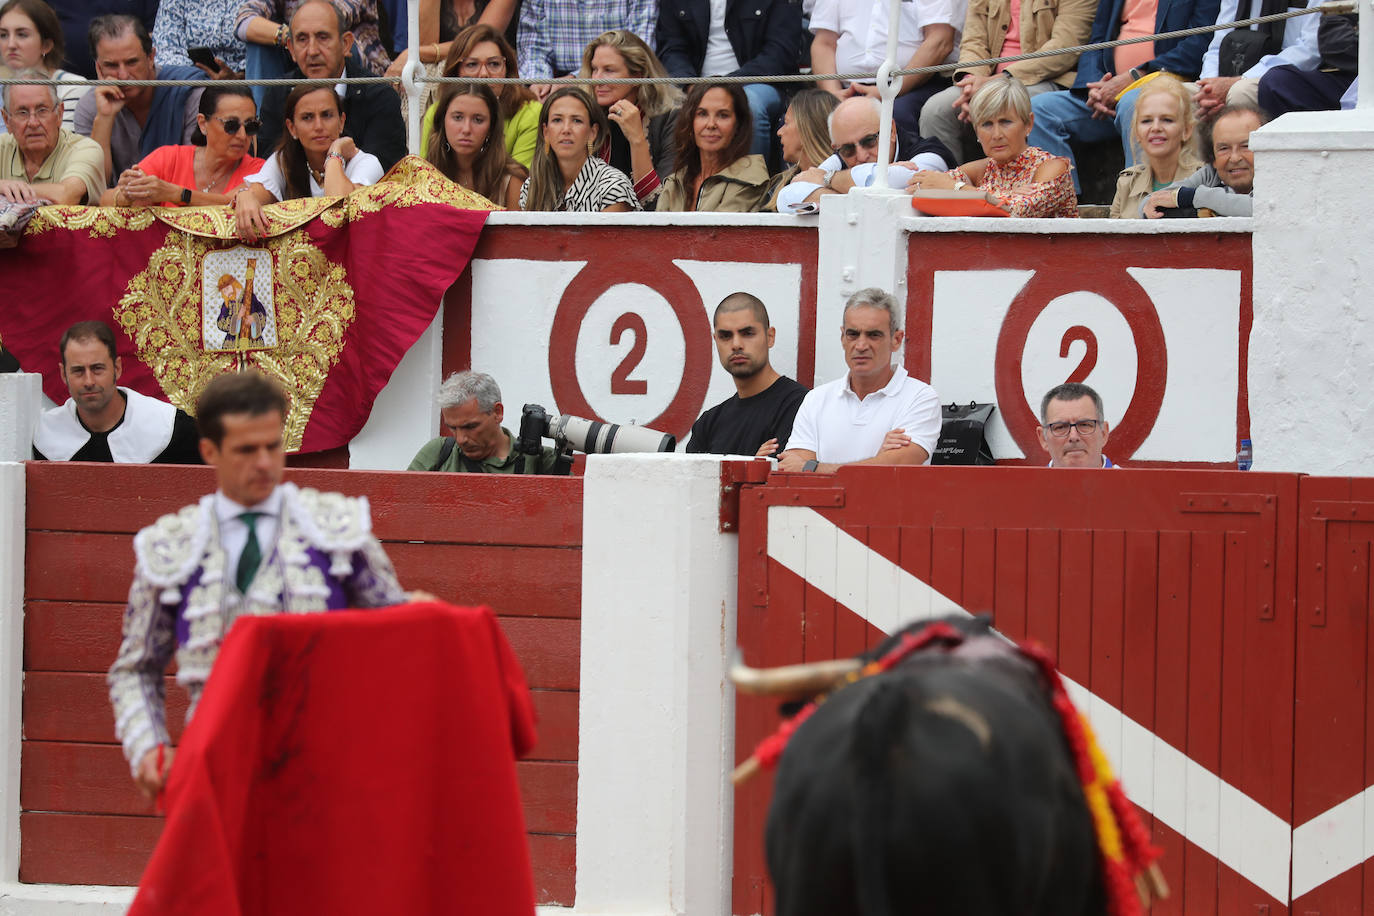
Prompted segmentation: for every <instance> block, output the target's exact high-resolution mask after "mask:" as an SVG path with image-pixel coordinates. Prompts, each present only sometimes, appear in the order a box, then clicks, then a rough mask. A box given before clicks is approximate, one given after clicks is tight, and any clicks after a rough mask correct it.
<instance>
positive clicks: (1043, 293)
mask: <svg viewBox="0 0 1374 916" xmlns="http://www.w3.org/2000/svg"><path fill="white" fill-rule="evenodd" d="M1123 281H1124V282H1123ZM1069 293H1094V294H1096V295H1098V296H1100V297H1102V298H1103V299H1105V300H1106V301H1107V302H1109V303H1110V304H1111V305H1112V307H1113V308H1115V309H1116V310H1117V311H1118V312H1120V313H1121V317H1123V318H1125V319H1126V324H1127V326H1128V327H1129V328H1130V329H1131V336H1132V338H1133V339H1134V342H1135V352H1136V373H1135V391H1134V392H1133V393H1132V396H1131V402H1130V404H1128V405H1126V409H1125V411H1123V412H1122V414H1121V420H1120V422H1118V424H1117V425H1116V426H1114V427H1113V428H1112V436H1111V443H1110V445H1109V451H1110V452H1111V454H1112V456H1113V459H1114V460H1117V461H1126V460H1127V459H1129V458H1130V457H1131V456H1132V455H1134V454H1135V452H1136V449H1138V448H1140V446H1141V443H1143V442H1144V441H1145V437H1146V436H1148V435H1149V434H1150V430H1151V429H1153V428H1154V425H1155V421H1156V420H1157V419H1159V408H1160V405H1161V404H1163V402H1164V386H1165V382H1166V380H1167V379H1168V368H1169V358H1168V352H1167V349H1166V346H1165V342H1164V329H1163V327H1161V326H1160V323H1159V313H1158V312H1156V311H1155V307H1154V303H1153V302H1151V301H1150V297H1149V295H1148V294H1147V293H1146V292H1145V290H1144V289H1143V288H1141V286H1140V284H1139V283H1137V282H1136V281H1135V279H1134V278H1133V277H1132V276H1131V275H1130V274H1128V273H1126V271H1125V269H1124V268H1123V269H1121V271H1120V272H1119V273H1116V272H1108V273H1106V274H1105V275H1103V274H1096V275H1093V276H1086V277H1085V276H1084V275H1082V274H1078V275H1074V276H1065V275H1063V274H1061V273H1059V272H1052V271H1046V270H1037V271H1036V272H1035V276H1034V277H1032V278H1031V279H1030V282H1028V283H1027V284H1026V285H1025V286H1024V287H1023V288H1022V289H1021V292H1020V293H1018V294H1017V296H1016V298H1015V299H1013V300H1012V303H1011V305H1010V306H1009V307H1008V308H1007V316H1006V318H1005V319H1003V321H1002V329H1001V332H1000V333H999V334H998V336H997V355H996V357H995V360H996V363H995V364H996V367H997V369H996V372H995V376H996V385H997V404H998V406H999V407H1000V408H1001V409H1002V419H1003V420H1004V421H1005V422H1006V424H1007V431H1008V432H1010V433H1011V437H1012V439H1014V440H1015V441H1016V444H1017V445H1018V446H1020V447H1021V451H1022V452H1023V453H1024V454H1025V455H1026V456H1027V457H1034V456H1036V455H1039V454H1040V452H1041V447H1040V440H1039V438H1038V437H1037V436H1036V430H1037V429H1038V428H1039V426H1040V421H1039V420H1038V419H1037V418H1036V416H1035V413H1034V411H1032V410H1031V408H1030V406H1029V405H1028V404H1027V403H1026V396H1025V388H1024V385H1023V383H1022V380H1021V362H1022V358H1023V357H1024V355H1025V349H1026V340H1027V338H1028V337H1029V336H1030V329H1031V325H1033V324H1034V323H1035V319H1036V318H1038V317H1040V313H1041V312H1043V311H1044V310H1045V309H1046V308H1048V307H1049V305H1050V303H1051V302H1053V301H1054V300H1055V299H1058V298H1059V297H1060V296H1065V295H1068V294H1069Z"/></svg>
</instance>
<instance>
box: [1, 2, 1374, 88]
mask: <svg viewBox="0 0 1374 916" xmlns="http://www.w3.org/2000/svg"><path fill="white" fill-rule="evenodd" d="M1355 11H1356V3H1355V0H1331V2H1328V3H1323V4H1321V5H1319V6H1313V7H1304V8H1302V9H1291V10H1285V11H1284V12H1282V13H1272V14H1270V15H1268V16H1254V17H1252V18H1250V19H1237V20H1236V21H1234V22H1224V23H1220V24H1213V25H1203V26H1197V27H1196V28H1191V29H1179V30H1177V31H1174V32H1161V33H1159V34H1157V35H1138V36H1136V37H1135V38H1117V39H1114V40H1112V41H1099V42H1096V43H1094V44H1086V45H1074V46H1072V47H1068V48H1052V49H1049V50H1044V51H1031V52H1029V53H1026V54H1016V55H1014V56H1011V57H985V58H983V59H982V60H969V61H960V62H958V63H953V64H937V65H935V66H930V67H912V68H910V69H904V70H893V71H892V75H893V77H901V76H909V75H913V74H918V73H951V72H953V71H955V70H968V69H970V68H972V67H988V66H994V65H996V64H1007V63H1015V62H1017V61H1022V60H1036V59H1037V58H1041V57H1059V56H1060V55H1063V54H1073V55H1079V54H1082V53H1083V52H1084V51H1104V50H1107V49H1108V48H1116V47H1120V46H1121V45H1129V44H1137V43H1139V42H1142V41H1159V40H1161V39H1174V38H1188V37H1190V36H1193V35H1205V34H1207V33H1209V32H1221V31H1225V30H1226V29H1235V28H1245V27H1249V26H1252V25H1262V24H1264V23H1268V22H1282V21H1283V20H1286V19H1295V18H1297V17H1298V16H1310V15H1313V14H1317V13H1320V14H1321V15H1324V16H1336V15H1343V14H1347V13H1353V12H1355ZM876 76H877V74H876V73H784V74H778V75H763V74H756V75H753V76H695V77H685V76H682V77H680V76H667V77H626V78H622V79H591V78H587V79H582V78H578V77H562V78H561V79H558V80H543V79H529V78H527V77H466V76H425V75H423V74H418V75H416V77H415V81H416V82H417V83H429V84H432V85H441V84H443V83H482V84H485V85H488V86H528V85H531V84H534V83H559V84H562V83H567V82H573V83H576V84H577V85H580V86H647V85H653V84H656V83H657V84H668V85H674V86H690V85H693V84H696V83H712V84H718V83H761V82H764V83H811V82H820V81H821V80H846V81H850V82H854V81H859V80H872V79H874V78H875V77H876ZM209 82H211V81H209V80H89V81H88V85H91V86H197V87H200V86H205V85H207V83H209ZM213 82H214V83H215V84H216V85H219V86H320V87H324V86H338V85H348V86H367V85H374V84H377V83H385V84H388V85H399V84H400V78H399V77H392V76H347V77H341V78H339V79H304V78H301V79H255V80H249V79H242V80H214V81H213ZM13 85H23V86H36V85H38V86H53V87H60V86H70V85H72V84H71V83H62V82H59V81H57V80H52V79H48V80H40V79H32V78H28V79H15V78H13V77H10V78H5V79H0V86H13Z"/></svg>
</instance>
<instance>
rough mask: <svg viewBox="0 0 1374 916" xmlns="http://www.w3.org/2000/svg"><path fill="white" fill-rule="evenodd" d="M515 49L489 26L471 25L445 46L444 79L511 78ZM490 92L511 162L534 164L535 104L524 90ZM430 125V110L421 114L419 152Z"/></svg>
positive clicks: (425, 145) (501, 87)
mask: <svg viewBox="0 0 1374 916" xmlns="http://www.w3.org/2000/svg"><path fill="white" fill-rule="evenodd" d="M519 75H520V71H519V70H517V69H516V67H515V49H514V48H512V47H511V46H510V43H509V42H508V41H506V39H505V36H503V35H502V34H501V33H500V32H498V31H496V29H494V28H492V27H491V26H489V25H480V24H479V25H472V26H468V27H467V28H466V29H464V30H463V31H461V32H459V33H458V37H456V38H454V39H453V41H452V42H451V43H450V44H449V48H448V58H447V59H446V60H445V62H444V76H470V77H473V78H475V79H476V78H483V77H486V78H490V79H503V78H506V77H510V78H512V79H513V78H515V77H518V76H519ZM491 91H492V92H494V93H496V97H497V98H498V99H499V100H500V102H501V120H502V122H503V123H502V133H504V134H505V137H506V149H507V151H509V152H510V155H511V158H512V159H514V160H515V161H516V162H518V163H520V164H521V165H523V166H524V167H525V168H527V169H528V168H529V167H530V164H531V163H532V162H533V161H534V147H535V145H536V144H537V143H538V142H539V107H540V106H539V100H538V99H537V98H535V97H534V93H533V92H531V91H530V90H529V88H528V87H526V86H515V85H510V84H506V85H498V86H492V87H491ZM433 123H434V106H433V105H431V106H430V108H429V110H428V111H426V112H425V119H424V124H423V129H422V130H421V136H420V148H421V149H429V132H430V125H431V124H433Z"/></svg>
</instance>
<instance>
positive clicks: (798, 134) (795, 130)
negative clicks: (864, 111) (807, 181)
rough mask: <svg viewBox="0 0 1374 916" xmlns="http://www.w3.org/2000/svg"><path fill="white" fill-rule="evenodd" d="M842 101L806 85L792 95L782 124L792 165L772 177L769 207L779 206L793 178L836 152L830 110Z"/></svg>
mask: <svg viewBox="0 0 1374 916" xmlns="http://www.w3.org/2000/svg"><path fill="white" fill-rule="evenodd" d="M838 104H839V101H838V100H837V99H836V98H835V97H834V96H833V95H831V94H830V93H828V92H826V91H825V90H824V89H803V90H802V91H801V92H798V93H797V94H796V95H794V96H792V101H791V103H790V104H788V106H787V113H786V114H784V115H783V118H782V125H781V126H780V127H779V128H778V142H779V143H780V144H781V146H782V158H783V161H784V162H790V163H791V165H790V166H789V167H788V168H787V169H784V170H783V171H781V172H779V173H778V174H776V175H774V176H773V177H772V178H771V179H769V181H768V187H769V189H770V193H769V195H768V203H767V204H766V205H765V206H764V209H765V210H776V209H778V196H779V194H780V193H781V192H782V189H783V188H785V187H787V185H788V184H790V183H791V182H792V181H793V179H795V178H796V177H797V176H798V175H800V174H801V173H802V172H805V171H807V170H809V169H815V168H820V165H821V163H822V162H825V161H826V160H827V159H829V158H830V157H831V156H833V155H834V153H833V152H832V151H831V149H830V124H829V122H830V113H831V112H833V111H834V110H835V106H836V105H838Z"/></svg>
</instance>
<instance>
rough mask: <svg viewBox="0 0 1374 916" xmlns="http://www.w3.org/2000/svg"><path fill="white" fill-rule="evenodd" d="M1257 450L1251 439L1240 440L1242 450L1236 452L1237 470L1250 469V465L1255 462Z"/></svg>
mask: <svg viewBox="0 0 1374 916" xmlns="http://www.w3.org/2000/svg"><path fill="white" fill-rule="evenodd" d="M1254 460H1255V450H1254V448H1252V447H1251V445H1250V440H1249V439H1242V440H1240V450H1239V451H1237V452H1236V470H1238V471H1248V470H1250V465H1251V464H1252V463H1254Z"/></svg>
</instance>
